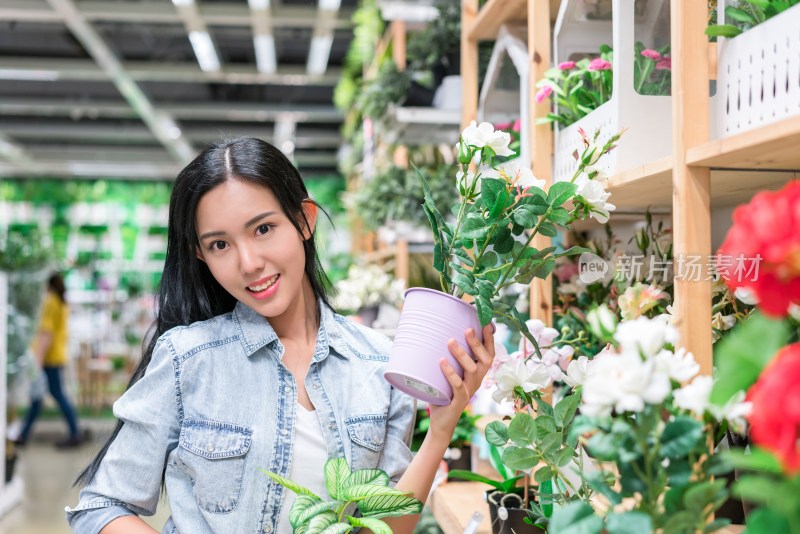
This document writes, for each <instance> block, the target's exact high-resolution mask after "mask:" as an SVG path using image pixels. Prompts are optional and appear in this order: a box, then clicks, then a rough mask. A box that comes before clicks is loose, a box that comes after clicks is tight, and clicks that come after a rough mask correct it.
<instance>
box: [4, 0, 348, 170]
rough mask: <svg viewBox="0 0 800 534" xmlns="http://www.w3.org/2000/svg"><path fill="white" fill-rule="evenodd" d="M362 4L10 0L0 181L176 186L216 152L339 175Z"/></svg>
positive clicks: (325, 0)
mask: <svg viewBox="0 0 800 534" xmlns="http://www.w3.org/2000/svg"><path fill="white" fill-rule="evenodd" d="M356 1H357V0H99V1H98V0H0V178H3V177H6V178H9V177H31V176H43V177H86V178H94V177H103V178H128V179H131V178H140V179H172V178H174V177H175V175H176V174H177V172H178V170H180V168H181V167H182V166H183V165H184V164H185V163H187V162H188V160H189V159H190V158H191V157H192V155H193V154H196V153H197V152H198V151H199V150H200V149H202V148H203V147H204V146H205V145H206V144H207V143H209V142H212V141H215V140H219V139H222V138H226V137H232V136H240V135H245V136H254V137H259V138H261V139H264V140H266V141H270V142H272V143H274V144H275V145H276V146H278V147H280V148H281V150H283V151H284V152H286V153H287V154H289V155H290V157H292V158H293V160H294V161H295V163H296V164H297V165H298V167H299V168H300V171H301V172H302V173H303V175H304V176H308V177H312V176H319V175H331V174H334V173H335V172H336V153H337V149H338V147H339V145H340V142H341V139H340V135H339V127H340V124H341V121H342V120H343V116H342V114H341V113H340V112H339V111H338V110H336V109H335V108H334V106H333V103H332V100H333V86H334V84H335V83H336V81H337V80H338V78H339V75H340V73H341V68H342V63H343V61H344V56H345V54H346V52H347V48H348V46H349V43H350V40H351V38H352V22H351V17H352V13H353V10H354V9H355V5H356Z"/></svg>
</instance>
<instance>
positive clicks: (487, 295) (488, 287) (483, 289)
mask: <svg viewBox="0 0 800 534" xmlns="http://www.w3.org/2000/svg"><path fill="white" fill-rule="evenodd" d="M475 285H477V286H478V294H479V295H480V296H481V297H483V298H484V299H485V300H486V301H489V302H491V300H492V299H493V298H494V292H495V287H494V284H493V283H492V282H490V281H489V280H484V279H479V280H475Z"/></svg>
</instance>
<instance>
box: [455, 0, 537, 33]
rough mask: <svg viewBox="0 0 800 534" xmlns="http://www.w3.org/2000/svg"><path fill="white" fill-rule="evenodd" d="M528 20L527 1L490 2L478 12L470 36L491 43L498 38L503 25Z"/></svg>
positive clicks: (499, 0) (501, 0)
mask: <svg viewBox="0 0 800 534" xmlns="http://www.w3.org/2000/svg"><path fill="white" fill-rule="evenodd" d="M527 19H528V1H527V0H489V1H488V2H486V5H484V6H483V8H481V10H480V11H479V12H478V16H477V18H476V19H475V22H473V23H472V26H471V27H470V29H469V33H468V35H469V38H470V39H474V40H476V41H491V40H493V39H495V38H496V37H497V32H498V31H500V26H502V25H503V24H506V23H508V22H525V21H526V20H527Z"/></svg>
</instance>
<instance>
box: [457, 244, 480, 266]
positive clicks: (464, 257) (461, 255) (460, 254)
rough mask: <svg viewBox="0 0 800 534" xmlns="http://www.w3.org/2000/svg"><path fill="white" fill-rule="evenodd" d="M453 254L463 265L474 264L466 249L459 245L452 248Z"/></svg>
mask: <svg viewBox="0 0 800 534" xmlns="http://www.w3.org/2000/svg"><path fill="white" fill-rule="evenodd" d="M453 255H454V256H456V257H457V258H458V259H459V260H461V263H463V264H464V265H466V266H468V267H474V266H475V261H474V260H473V259H472V256H470V255H469V254H467V251H466V250H464V249H463V248H461V247H456V248H454V249H453Z"/></svg>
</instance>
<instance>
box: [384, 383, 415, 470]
mask: <svg viewBox="0 0 800 534" xmlns="http://www.w3.org/2000/svg"><path fill="white" fill-rule="evenodd" d="M416 416H417V401H416V399H414V398H413V397H411V396H410V395H407V394H405V393H403V392H402V391H400V390H399V389H395V388H394V387H393V388H392V397H391V403H390V405H389V416H388V418H387V421H386V441H385V444H384V447H383V451H382V452H381V458H380V460H379V462H378V468H379V469H383V470H384V471H386V474H388V475H389V478H390V479H391V481H392V485H394V484H397V482H398V481H399V480H400V477H401V476H403V473H405V471H406V468H408V464H410V463H411V459H412V458H413V454H412V453H411V448H410V447H411V438H412V436H413V434H414V423H415V421H416Z"/></svg>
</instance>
